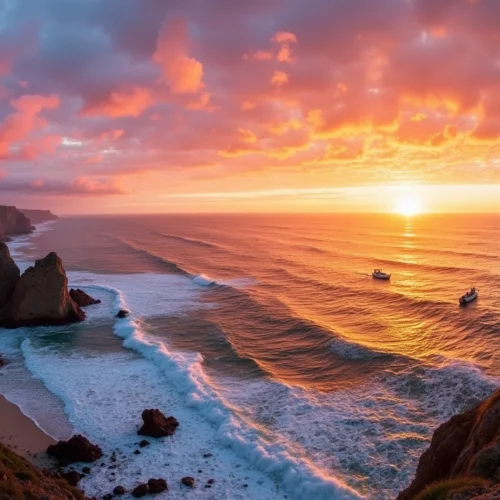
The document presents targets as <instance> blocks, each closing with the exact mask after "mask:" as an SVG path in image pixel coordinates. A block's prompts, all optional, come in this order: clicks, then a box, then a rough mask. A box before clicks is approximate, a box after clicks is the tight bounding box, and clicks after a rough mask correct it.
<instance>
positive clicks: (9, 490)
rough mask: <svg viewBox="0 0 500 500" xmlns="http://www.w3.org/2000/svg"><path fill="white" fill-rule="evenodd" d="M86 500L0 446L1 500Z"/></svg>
mask: <svg viewBox="0 0 500 500" xmlns="http://www.w3.org/2000/svg"><path fill="white" fill-rule="evenodd" d="M28 498H32V499H43V498H45V499H50V500H85V497H84V495H83V493H81V492H80V491H78V490H77V489H76V488H73V487H71V486H70V485H69V484H68V483H67V482H66V481H65V480H63V479H58V478H56V477H55V476H54V475H52V474H50V473H49V472H47V471H44V470H42V469H39V468H38V467H35V466H34V465H32V464H30V463H29V462H28V461H27V460H25V459H24V458H22V457H20V456H19V455H17V454H16V453H14V452H13V451H12V450H10V449H9V448H7V447H6V446H4V445H3V444H1V443H0V500H26V499H28Z"/></svg>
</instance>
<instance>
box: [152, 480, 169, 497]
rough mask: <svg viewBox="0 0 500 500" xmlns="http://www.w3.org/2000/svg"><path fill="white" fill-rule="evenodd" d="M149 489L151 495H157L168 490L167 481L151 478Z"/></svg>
mask: <svg viewBox="0 0 500 500" xmlns="http://www.w3.org/2000/svg"><path fill="white" fill-rule="evenodd" d="M148 488H149V493H151V494H152V495H156V494H158V493H161V492H163V491H166V490H168V486H167V481H165V479H161V478H160V479H154V478H151V479H150V480H149V481H148Z"/></svg>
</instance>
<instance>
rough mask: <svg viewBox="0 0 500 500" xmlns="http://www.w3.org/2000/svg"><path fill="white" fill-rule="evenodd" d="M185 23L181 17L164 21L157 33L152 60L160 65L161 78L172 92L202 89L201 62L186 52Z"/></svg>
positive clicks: (186, 31)
mask: <svg viewBox="0 0 500 500" xmlns="http://www.w3.org/2000/svg"><path fill="white" fill-rule="evenodd" d="M188 45H189V35H188V30H187V23H186V22H185V21H183V20H181V19H172V20H170V21H168V22H166V23H165V24H164V26H163V28H162V29H161V31H160V33H159V35H158V42H157V48H156V52H155V53H154V55H153V60H154V61H155V62H156V63H157V64H158V65H159V66H160V67H161V69H162V73H163V80H164V81H165V83H166V84H167V85H169V87H170V89H171V91H172V92H173V93H174V94H193V93H196V92H199V91H200V90H203V88H204V87H205V85H204V83H203V64H201V63H200V62H199V61H197V60H196V59H195V58H193V57H189V56H188V54H187V51H188Z"/></svg>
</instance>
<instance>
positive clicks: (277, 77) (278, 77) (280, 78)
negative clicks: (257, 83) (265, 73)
mask: <svg viewBox="0 0 500 500" xmlns="http://www.w3.org/2000/svg"><path fill="white" fill-rule="evenodd" d="M288 78H289V77H288V74H287V73H285V72H284V71H277V70H276V71H275V72H274V73H273V76H272V77H271V80H270V82H271V83H272V84H273V85H275V86H276V87H282V86H283V85H286V84H287V83H288Z"/></svg>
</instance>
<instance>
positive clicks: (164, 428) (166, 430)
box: [138, 409, 179, 438]
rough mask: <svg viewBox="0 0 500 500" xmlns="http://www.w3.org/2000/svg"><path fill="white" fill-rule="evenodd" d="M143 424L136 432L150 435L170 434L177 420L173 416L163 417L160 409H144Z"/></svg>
mask: <svg viewBox="0 0 500 500" xmlns="http://www.w3.org/2000/svg"><path fill="white" fill-rule="evenodd" d="M142 420H144V424H143V426H142V427H141V428H140V429H139V431H138V434H140V435H142V436H151V437H156V438H159V437H165V436H172V435H173V434H174V433H175V429H177V426H178V425H179V422H178V421H177V419H175V418H174V417H168V418H167V417H165V415H163V413H162V412H161V411H160V410H152V409H151V410H144V411H143V412H142Z"/></svg>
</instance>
